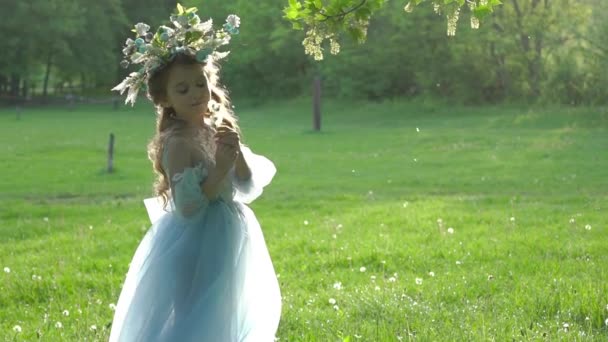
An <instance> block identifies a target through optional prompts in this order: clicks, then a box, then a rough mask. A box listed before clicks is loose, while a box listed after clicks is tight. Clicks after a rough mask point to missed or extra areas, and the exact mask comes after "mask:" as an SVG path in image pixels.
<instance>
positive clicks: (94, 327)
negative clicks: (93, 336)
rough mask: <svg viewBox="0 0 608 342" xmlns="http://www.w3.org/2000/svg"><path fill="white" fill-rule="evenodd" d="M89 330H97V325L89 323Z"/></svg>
mask: <svg viewBox="0 0 608 342" xmlns="http://www.w3.org/2000/svg"><path fill="white" fill-rule="evenodd" d="M89 330H91V331H97V326H96V325H95V324H93V325H91V326H90V327H89Z"/></svg>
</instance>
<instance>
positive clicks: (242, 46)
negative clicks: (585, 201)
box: [0, 0, 608, 105]
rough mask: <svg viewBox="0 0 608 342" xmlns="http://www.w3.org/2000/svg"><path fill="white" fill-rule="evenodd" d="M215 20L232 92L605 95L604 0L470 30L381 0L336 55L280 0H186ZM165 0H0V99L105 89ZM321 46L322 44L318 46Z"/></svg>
mask: <svg viewBox="0 0 608 342" xmlns="http://www.w3.org/2000/svg"><path fill="white" fill-rule="evenodd" d="M183 3H184V5H185V6H197V7H198V8H199V14H200V16H201V17H202V18H205V17H209V16H211V17H213V18H214V19H215V20H216V24H219V23H220V22H221V21H222V20H223V19H224V18H225V17H226V15H227V14H230V13H236V14H238V15H239V16H240V17H241V18H242V25H241V34H240V35H239V36H237V37H235V39H233V41H232V42H231V46H230V50H231V51H232V53H231V55H230V56H229V58H228V59H227V60H226V62H225V63H224V70H223V81H224V83H225V84H226V85H227V86H228V87H229V89H230V90H231V92H232V95H233V97H234V98H235V100H236V101H237V102H238V100H239V99H240V98H245V99H253V100H257V101H260V102H266V101H273V100H276V99H277V98H284V97H294V96H301V95H305V96H308V95H309V94H310V87H311V80H312V78H313V77H315V76H320V77H321V78H322V80H323V95H324V96H325V97H341V98H346V99H348V98H359V99H360V98H367V99H370V100H379V99H385V98H392V97H420V96H423V97H430V98H441V99H446V100H449V101H457V102H461V103H471V104H478V103H479V104H481V103H497V102H512V101H518V102H519V101H526V102H539V101H541V102H543V101H546V102H553V103H555V102H558V103H564V104H591V105H593V104H602V103H604V104H605V103H606V102H608V96H606V92H607V89H608V58H607V57H608V4H607V2H606V1H604V0H576V1H575V0H504V1H503V5H501V6H498V7H495V8H494V12H493V13H492V14H491V15H489V16H486V17H485V18H483V20H482V22H481V26H480V28H479V29H478V30H471V29H470V15H471V12H470V11H464V10H463V11H461V13H460V20H459V21H458V24H457V25H458V28H457V34H456V35H455V36H453V37H450V36H448V35H447V34H446V14H445V13H442V15H437V13H435V11H434V10H433V8H432V6H418V7H416V8H415V10H414V11H413V12H412V13H405V11H404V6H405V5H406V3H407V1H388V2H386V3H384V5H383V6H382V7H381V8H379V9H378V10H377V11H376V12H375V13H374V14H373V16H372V17H371V21H370V23H369V28H368V31H367V40H366V42H365V43H364V44H358V43H357V42H355V41H352V40H341V41H340V44H341V46H340V52H339V54H337V55H335V56H334V55H330V54H328V53H326V54H325V59H324V60H323V61H320V62H317V61H315V60H314V59H313V58H312V57H310V56H308V55H306V54H304V49H303V46H302V40H303V39H304V38H305V34H306V33H305V31H299V30H294V29H293V28H292V24H291V23H290V22H288V21H287V20H285V18H284V15H285V13H284V8H285V7H286V6H288V1H287V0H267V1H263V2H252V1H249V0H234V1H229V2H226V1H221V0H191V1H183ZM174 8H175V1H168V0H156V1H153V0H148V1H144V0H108V1H94V0H79V1H75V0H72V1H69V0H31V1H27V2H19V1H15V2H13V1H3V2H2V3H1V4H0V13H2V14H3V20H2V21H0V33H1V34H2V43H3V44H2V45H3V49H2V50H1V52H0V101H3V102H4V103H6V102H10V101H14V100H15V99H26V98H45V97H52V96H65V95H66V94H73V95H82V96H100V97H111V96H113V94H111V92H110V91H109V89H110V88H111V87H112V86H113V85H115V84H116V83H118V82H119V81H120V80H121V79H122V78H123V77H124V76H125V74H126V73H127V72H129V70H124V69H121V68H120V67H119V61H120V59H121V52H120V51H121V47H122V45H123V43H124V41H125V39H126V38H127V37H130V36H131V35H132V33H131V32H130V30H131V28H132V25H134V24H135V23H137V22H140V21H143V22H146V23H148V24H150V25H151V26H153V27H157V26H158V25H160V24H161V23H164V22H165V21H166V20H167V19H168V16H169V14H170V13H171V12H172V11H173V9H174ZM322 47H323V48H324V49H325V50H326V51H328V50H329V49H330V46H329V44H328V43H327V45H322Z"/></svg>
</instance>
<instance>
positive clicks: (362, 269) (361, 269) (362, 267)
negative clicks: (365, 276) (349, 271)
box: [359, 266, 367, 273]
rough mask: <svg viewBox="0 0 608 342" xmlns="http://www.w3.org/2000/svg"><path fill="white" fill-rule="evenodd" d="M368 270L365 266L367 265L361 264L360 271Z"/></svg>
mask: <svg viewBox="0 0 608 342" xmlns="http://www.w3.org/2000/svg"><path fill="white" fill-rule="evenodd" d="M366 270H367V268H365V266H361V268H359V272H361V273H363V272H365V271H366Z"/></svg>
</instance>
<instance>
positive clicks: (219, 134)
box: [215, 120, 241, 151]
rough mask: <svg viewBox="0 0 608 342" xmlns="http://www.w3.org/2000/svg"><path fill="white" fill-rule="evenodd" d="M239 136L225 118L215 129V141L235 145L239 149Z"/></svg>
mask: <svg viewBox="0 0 608 342" xmlns="http://www.w3.org/2000/svg"><path fill="white" fill-rule="evenodd" d="M240 142H241V137H240V136H239V134H238V132H237V131H236V130H235V129H234V127H232V124H230V122H228V121H227V120H224V121H222V124H221V125H220V126H219V127H218V128H217V129H216V132H215V143H216V144H225V145H230V146H233V147H236V148H237V150H239V151H240Z"/></svg>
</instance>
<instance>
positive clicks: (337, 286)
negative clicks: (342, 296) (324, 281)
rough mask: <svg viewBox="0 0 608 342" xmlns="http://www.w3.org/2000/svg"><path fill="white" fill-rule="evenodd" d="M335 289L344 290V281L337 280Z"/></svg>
mask: <svg viewBox="0 0 608 342" xmlns="http://www.w3.org/2000/svg"><path fill="white" fill-rule="evenodd" d="M334 289H336V290H342V283H341V282H339V281H338V282H335V283H334Z"/></svg>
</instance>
